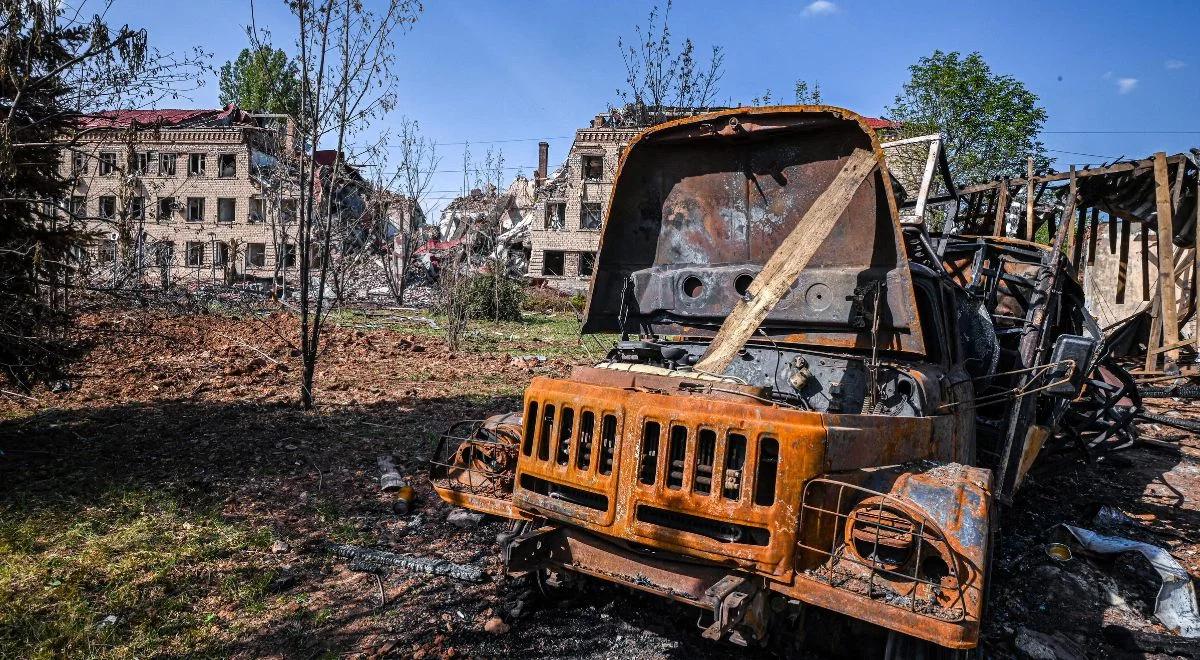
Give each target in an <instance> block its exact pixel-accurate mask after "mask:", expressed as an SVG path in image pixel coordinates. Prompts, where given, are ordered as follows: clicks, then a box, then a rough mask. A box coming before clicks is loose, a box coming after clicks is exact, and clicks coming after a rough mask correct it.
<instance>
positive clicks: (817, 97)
mask: <svg viewBox="0 0 1200 660" xmlns="http://www.w3.org/2000/svg"><path fill="white" fill-rule="evenodd" d="M796 104H797V105H821V83H819V82H814V83H813V85H812V89H809V87H808V83H807V82H805V81H804V80H802V79H798V80H796Z"/></svg>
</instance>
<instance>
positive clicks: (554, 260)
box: [542, 250, 564, 277]
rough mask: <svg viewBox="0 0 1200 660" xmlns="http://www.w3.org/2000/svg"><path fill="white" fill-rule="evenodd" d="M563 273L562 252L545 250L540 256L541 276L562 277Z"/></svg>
mask: <svg viewBox="0 0 1200 660" xmlns="http://www.w3.org/2000/svg"><path fill="white" fill-rule="evenodd" d="M563 272H564V269H563V252H560V251H558V250H546V251H545V252H544V253H543V254H542V275H549V276H551V277H559V276H562V274H563Z"/></svg>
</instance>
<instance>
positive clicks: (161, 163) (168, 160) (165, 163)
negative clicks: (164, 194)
mask: <svg viewBox="0 0 1200 660" xmlns="http://www.w3.org/2000/svg"><path fill="white" fill-rule="evenodd" d="M178 157H179V155H178V154H159V156H158V175H159V176H175V161H176V159H177V158H178Z"/></svg>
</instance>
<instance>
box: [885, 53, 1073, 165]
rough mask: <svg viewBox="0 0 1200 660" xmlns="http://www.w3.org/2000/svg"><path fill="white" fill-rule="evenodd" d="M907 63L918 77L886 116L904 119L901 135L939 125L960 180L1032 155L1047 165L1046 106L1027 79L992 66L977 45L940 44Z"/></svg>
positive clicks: (1023, 161)
mask: <svg viewBox="0 0 1200 660" xmlns="http://www.w3.org/2000/svg"><path fill="white" fill-rule="evenodd" d="M908 70H909V73H910V74H911V76H912V78H911V79H910V80H909V81H908V82H907V83H905V84H904V89H903V91H902V92H901V93H900V94H899V95H898V96H897V97H896V100H895V102H894V103H893V105H891V106H890V107H888V108H887V110H886V112H887V117H888V119H891V120H893V121H896V122H899V123H900V132H901V134H902V137H915V136H918V135H928V134H931V133H937V132H941V133H942V135H943V136H944V137H945V140H946V141H945V148H946V156H947V158H948V159H949V161H950V169H951V172H952V173H953V175H954V178H955V180H956V181H957V182H959V183H974V182H979V181H987V180H991V179H995V178H998V177H1002V176H1021V175H1023V174H1024V172H1025V167H1026V158H1028V157H1029V156H1033V157H1034V165H1035V168H1036V169H1038V170H1039V171H1042V170H1045V169H1048V168H1049V166H1050V159H1049V158H1048V157H1047V156H1046V149H1045V146H1044V145H1042V142H1041V141H1040V140H1038V133H1039V132H1040V131H1041V129H1042V126H1043V125H1044V124H1045V123H1046V109H1045V108H1043V107H1041V106H1040V105H1039V99H1038V96H1037V94H1034V93H1033V92H1031V91H1029V90H1028V89H1026V87H1025V85H1024V83H1022V82H1021V81H1019V80H1017V79H1016V78H1013V77H1012V76H1007V75H1000V74H996V73H993V72H992V69H991V67H989V66H988V65H987V63H986V62H984V61H983V57H982V56H981V55H980V54H979V53H971V54H970V55H967V56H966V57H963V56H962V55H960V54H959V53H957V52H952V53H943V52H942V51H940V50H935V51H934V52H933V54H932V55H930V56H929V57H922V58H921V59H920V60H918V61H917V63H916V64H914V65H912V66H910V67H909V68H908Z"/></svg>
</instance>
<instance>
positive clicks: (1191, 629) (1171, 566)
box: [1063, 525, 1200, 638]
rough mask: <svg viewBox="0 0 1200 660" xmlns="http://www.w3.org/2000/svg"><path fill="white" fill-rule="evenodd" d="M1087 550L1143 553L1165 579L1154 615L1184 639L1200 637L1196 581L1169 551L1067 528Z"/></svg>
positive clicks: (1110, 552)
mask: <svg viewBox="0 0 1200 660" xmlns="http://www.w3.org/2000/svg"><path fill="white" fill-rule="evenodd" d="M1063 527H1065V528H1066V530H1067V531H1068V532H1070V533H1071V536H1074V537H1075V540H1076V541H1078V542H1079V544H1080V545H1081V546H1083V547H1084V549H1086V550H1088V551H1089V552H1093V553H1096V554H1100V555H1118V554H1123V553H1126V552H1139V553H1141V555H1142V556H1143V557H1145V558H1146V560H1147V561H1149V562H1150V565H1151V566H1153V567H1154V570H1155V571H1158V575H1159V576H1160V577H1161V578H1162V587H1161V588H1159V590H1158V599H1157V602H1156V603H1155V606H1154V616H1156V617H1158V620H1159V621H1161V622H1162V624H1163V625H1165V626H1166V627H1167V628H1169V629H1170V630H1171V632H1173V633H1175V634H1177V635H1179V636H1181V637H1190V638H1194V637H1200V608H1197V606H1196V589H1195V587H1193V586H1192V579H1191V577H1190V576H1189V575H1188V572H1187V571H1186V570H1184V568H1183V567H1182V566H1180V565H1179V562H1177V561H1175V558H1174V557H1172V556H1171V554H1170V553H1169V552H1167V551H1166V550H1164V549H1162V548H1160V547H1158V546H1156V545H1150V544H1149V543H1142V542H1140V541H1133V540H1130V539H1126V538H1121V537H1119V536H1105V535H1103V534H1097V533H1096V532H1093V531H1091V530H1088V529H1082V528H1080V527H1072V526H1070V525H1063Z"/></svg>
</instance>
